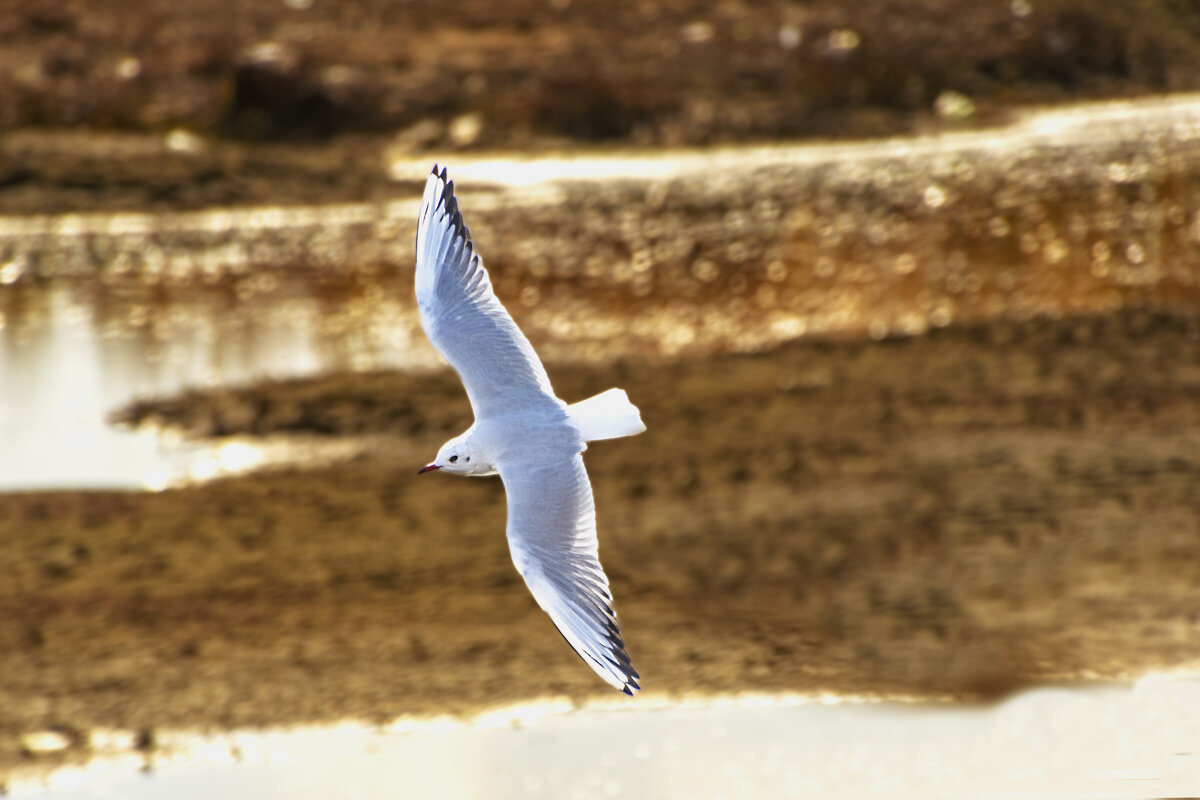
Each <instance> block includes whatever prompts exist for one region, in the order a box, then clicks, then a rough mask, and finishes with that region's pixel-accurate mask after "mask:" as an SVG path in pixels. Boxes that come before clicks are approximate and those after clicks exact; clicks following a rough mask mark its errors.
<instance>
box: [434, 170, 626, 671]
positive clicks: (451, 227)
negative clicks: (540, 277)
mask: <svg viewBox="0 0 1200 800" xmlns="http://www.w3.org/2000/svg"><path fill="white" fill-rule="evenodd" d="M416 295H417V307H418V309H419V311H420V316H421V326H422V327H423V328H424V329H425V334H426V335H427V336H428V337H429V340H430V341H431V342H433V345H434V347H436V348H437V349H438V351H439V352H441V354H442V355H443V356H445V358H446V360H447V361H449V362H450V365H451V366H452V367H454V369H455V371H457V372H458V375H459V377H460V378H461V379H462V382H463V386H464V387H465V388H466V390H467V397H468V398H470V401H471V409H472V410H473V411H474V413H475V423H474V424H473V425H471V427H470V428H468V429H467V430H466V432H464V433H462V434H460V435H459V436H456V437H455V438H453V439H451V440H450V441H448V442H446V444H444V445H442V448H441V449H440V450H439V451H438V454H437V458H435V459H434V461H433V462H432V463H430V464H428V465H426V466H425V467H423V468H422V469H421V470H420V471H421V472H430V471H433V470H439V471H442V472H449V473H453V474H457V475H476V476H482V475H495V474H497V473H498V474H499V475H500V480H502V481H503V482H504V490H505V493H506V494H507V496H508V546H509V551H510V552H511V553H512V559H513V564H515V565H516V567H517V571H518V572H520V573H521V577H523V578H524V579H525V584H526V585H527V586H528V587H529V591H530V592H531V593H532V594H533V597H534V599H535V600H536V601H537V603H538V605H539V606H541V608H542V610H543V611H545V612H546V613H547V614H548V615H549V616H550V619H551V620H553V622H554V624H555V625H556V626H557V627H558V630H559V632H560V633H562V635H563V638H564V639H566V640H567V642H568V643H569V644H570V645H571V647H573V648H574V649H575V652H576V653H578V654H579V656H580V657H581V658H582V659H583V660H584V661H585V662H586V663H587V665H588V666H590V667H591V668H592V669H593V670H595V671H596V673H597V674H598V675H599V676H600V677H601V678H603V679H604V680H605V681H607V682H608V683H609V684H610V685H612V686H614V687H616V688H617V689H620V690H621V691H623V692H625V693H626V694H633V693H634V692H635V691H637V690H638V689H639V688H640V687H639V685H638V680H639V676H638V674H637V671H636V670H634V668H633V664H632V663H631V662H630V660H629V654H628V653H627V652H626V650H625V643H624V642H623V641H622V639H621V630H620V628H619V627H618V626H617V616H616V614H615V613H614V612H613V609H612V594H611V593H610V592H609V588H608V578H607V577H605V575H604V570H603V569H602V568H601V566H600V559H599V557H598V556H597V540H596V511H595V503H594V501H593V499H592V486H591V483H590V482H589V481H588V475H587V470H586V469H585V468H584V466H583V455H582V454H583V451H584V450H586V449H587V443H588V442H589V441H595V440H597V439H611V438H616V437H620V436H633V435H634V434H638V433H641V432H642V431H644V430H645V429H646V426H645V425H644V424H643V423H642V420H641V416H640V414H639V413H638V410H637V408H636V407H635V406H634V405H633V404H632V403H630V402H629V398H628V397H627V396H626V394H625V392H623V391H621V390H620V389H609V390H608V391H606V392H602V393H601V394H598V395H596V396H595V397H592V398H589V399H587V400H583V401H581V402H579V403H575V404H574V405H567V404H566V403H564V402H563V401H562V400H559V399H558V397H556V396H555V394H554V389H552V388H551V386H550V379H549V377H547V375H546V370H545V368H544V367H543V366H542V362H541V360H540V359H539V358H538V356H537V353H536V352H534V350H533V347H532V346H531V345H530V344H529V340H528V339H526V338H525V335H524V334H523V333H521V329H520V328H518V327H517V324H516V323H515V322H513V319H512V317H511V316H509V313H508V311H507V310H505V308H504V306H503V305H502V304H501V303H500V300H499V299H498V298H497V297H496V294H495V292H493V291H492V284H491V281H490V280H489V278H488V273H487V270H485V269H484V267H483V262H482V260H481V259H480V257H479V253H477V252H476V251H475V245H474V243H473V242H472V241H471V234H470V232H469V231H468V230H467V226H466V225H464V224H463V219H462V213H461V212H460V211H459V208H458V201H457V200H456V199H455V196H454V182H453V181H450V180H449V179H448V178H447V174H446V170H445V169H443V170H441V171H440V172H439V171H438V168H437V166H436V165H435V166H434V168H433V172H432V173H431V174H430V175H429V178H428V180H427V182H426V184H425V196H424V199H423V201H422V203H421V212H420V215H419V216H418V218H417V268H416Z"/></svg>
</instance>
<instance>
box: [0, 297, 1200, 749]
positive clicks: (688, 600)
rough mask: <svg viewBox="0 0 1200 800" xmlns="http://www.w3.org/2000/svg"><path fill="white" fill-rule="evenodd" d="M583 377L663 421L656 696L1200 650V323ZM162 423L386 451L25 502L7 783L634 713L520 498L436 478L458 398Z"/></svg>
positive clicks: (9, 682)
mask: <svg viewBox="0 0 1200 800" xmlns="http://www.w3.org/2000/svg"><path fill="white" fill-rule="evenodd" d="M551 374H552V377H553V378H554V380H555V381H556V386H557V388H558V389H559V392H560V393H561V394H562V395H564V396H565V397H567V398H578V397H581V396H585V395H587V394H588V393H591V392H595V391H599V390H602V389H604V388H606V387H607V386H609V385H621V386H623V387H625V388H626V389H628V391H629V393H630V395H631V397H633V398H634V399H635V401H636V402H637V403H638V404H639V405H640V406H641V408H642V411H643V415H644V418H645V420H646V422H647V424H648V426H649V430H648V431H647V433H646V434H644V435H642V436H639V437H636V438H633V439H628V440H621V441H614V442H604V443H598V444H596V445H594V446H593V447H592V449H591V450H590V451H589V453H588V466H589V469H590V472H591V475H592V479H593V484H594V486H595V489H596V494H597V503H598V508H599V516H600V525H601V554H602V557H603V559H604V562H605V565H606V567H607V570H608V573H609V575H610V577H611V579H612V583H613V587H614V593H615V595H616V598H617V603H618V608H619V611H620V614H621V621H622V623H623V626H624V629H625V632H626V634H627V640H628V642H629V645H630V650H631V652H632V654H633V656H634V658H635V662H636V664H637V665H638V667H639V669H640V670H641V672H642V675H643V676H644V679H645V681H644V682H645V686H646V690H647V691H648V692H655V693H656V692H667V693H692V692H700V693H709V692H737V691H742V690H762V691H774V690H793V691H823V690H832V691H838V692H863V693H882V694H900V695H910V694H911V695H922V696H946V695H952V696H959V697H970V698H992V697H997V696H999V695H1002V694H1004V693H1006V692H1009V691H1012V690H1015V689H1018V688H1021V687H1023V686H1027V685H1030V684H1034V683H1040V682H1044V681H1057V680H1064V679H1080V678H1102V677H1108V676H1120V675H1125V674H1131V673H1137V672H1139V671H1142V670H1146V669H1150V668H1156V667H1164V666H1172V665H1180V664H1184V663H1189V662H1195V661H1196V659H1197V658H1200V639H1198V636H1197V627H1198V626H1200V596H1198V595H1197V594H1196V591H1195V587H1196V586H1197V583H1198V582H1200V527H1198V526H1200V501H1198V500H1197V497H1198V496H1200V494H1198V492H1197V489H1198V487H1200V457H1198V456H1197V454H1198V453H1200V317H1198V316H1196V315H1194V314H1192V315H1185V316H1178V315H1154V314H1149V313H1144V312H1129V313H1121V314H1114V315H1110V316H1100V317H1086V318H1077V319H1067V320H1059V321H1047V320H1040V321H1032V322H1027V323H1021V324H1016V323H999V324H996V325H992V326H987V327H974V328H951V329H945V330H940V331H935V332H932V333H930V334H928V335H926V336H923V337H920V338H915V339H907V340H895V341H884V342H874V343H872V342H847V343H831V342H820V341H813V342H807V343H802V344H796V345H790V346H786V347H782V348H779V349H777V350H774V351H772V352H767V353H762V354H757V355H744V356H725V357H719V358H713V359H709V360H697V361H684V362H679V363H673V364H647V363H626V364H618V365H614V366H612V367H611V368H609V369H606V370H594V369H587V370H583V369H579V368H572V367H567V366H558V367H554V366H553V365H552V368H551ZM130 413H131V415H132V416H134V417H140V418H142V419H149V418H151V417H154V418H156V419H157V420H158V421H159V422H160V423H166V424H177V425H181V426H183V427H186V428H187V429H189V430H191V431H193V433H199V434H203V433H213V432H220V433H223V434H235V433H242V434H247V435H259V434H271V433H288V432H292V433H305V434H314V433H315V434H319V435H328V436H333V435H338V434H341V433H356V434H362V433H373V434H378V436H379V440H378V447H375V448H372V450H371V452H370V453H369V454H367V455H364V456H362V457H361V458H359V459H357V460H352V461H349V462H346V463H341V464H336V465H332V466H322V467H319V468H310V469H306V468H305V467H304V465H303V464H298V465H297V466H296V467H295V468H292V469H285V470H276V471H271V472H265V473H259V474H253V475H248V476H244V477H238V478H233V479H227V480H221V481H218V482H215V483H211V484H207V485H200V486H195V487H192V488H182V489H176V490H170V491H166V492H163V493H158V494H137V493H123V492H44V493H30V494H19V495H0V551H2V552H0V564H3V565H4V566H3V572H4V579H3V580H2V581H0V675H3V676H4V681H3V684H2V686H0V709H3V712H2V713H0V733H2V734H3V738H0V745H2V746H0V763H2V762H5V761H7V762H11V761H12V759H13V758H16V757H17V754H18V746H17V743H16V742H17V740H16V735H17V734H18V733H19V732H21V731H28V730H30V729H36V728H47V727H59V728H63V729H66V730H68V731H83V730H86V729H87V728H89V727H90V726H95V725H104V726H113V725H119V726H128V727H132V728H135V729H143V730H152V729H153V728H155V727H157V726H185V725H186V726H208V725H213V726H225V725H253V724H263V723H285V722H293V721H300V720H321V719H331V718H340V717H345V716H352V717H361V718H368V719H386V718H388V717H390V716H392V715H396V714H403V713H409V712H435V711H446V710H451V711H455V710H461V711H467V710H470V709H472V708H477V707H479V706H480V705H481V704H492V703H503V702H508V701H517V700H522V699H530V698H534V697H537V696H542V695H546V694H565V695H568V696H571V697H575V698H584V697H595V696H604V695H606V694H607V692H608V691H609V690H607V688H606V687H605V686H604V685H603V684H601V683H600V682H599V681H598V680H597V679H595V678H594V676H593V675H592V674H591V673H590V672H589V671H588V670H587V669H586V668H585V667H584V665H583V664H581V663H580V662H579V661H578V659H577V657H576V656H575V655H574V654H573V653H572V652H571V651H570V649H569V648H568V647H566V646H565V645H564V644H563V643H562V641H561V639H560V638H559V636H558V635H557V634H556V633H555V632H554V630H553V627H552V626H551V625H550V623H549V622H548V621H547V619H546V618H545V617H544V615H543V614H542V613H541V612H540V611H539V610H538V609H537V608H536V606H535V605H534V603H533V601H532V600H531V599H530V597H529V595H528V593H527V592H526V590H525V589H524V587H523V586H522V584H521V582H520V578H519V577H518V576H517V574H516V572H515V571H514V570H513V568H512V565H511V563H510V561H509V557H508V553H507V550H506V544H505V540H504V536H503V533H502V531H503V525H504V497H503V490H502V487H501V485H500V483H499V481H493V480H478V481H463V480H456V479H452V478H442V477H440V476H424V477H421V478H418V477H417V476H416V475H415V474H414V473H415V467H416V466H417V465H419V464H421V463H424V461H425V460H427V457H428V455H429V454H430V453H432V452H433V451H434V449H435V448H436V446H437V445H438V444H440V442H441V441H442V440H443V439H445V438H447V437H448V436H449V435H451V434H453V433H455V432H457V430H458V429H459V428H460V427H462V426H464V425H465V424H466V423H467V421H468V419H469V408H468V406H467V403H466V400H465V397H464V396H463V394H462V391H461V388H460V386H459V384H458V381H457V379H456V378H455V376H453V375H452V374H449V373H440V374H436V375H433V376H421V377H413V376H408V375H402V374H374V375H365V376H357V375H343V376H331V377H325V378H320V379H316V380H314V381H310V382H297V383H283V384H272V385H265V386H260V387H256V388H249V389H246V390H243V391H237V392H230V391H221V392H217V393H214V394H212V395H194V396H190V397H188V398H184V399H183V400H182V401H174V402H166V403H162V404H157V405H143V406H141V407H138V408H137V409H134V410H132V411H131V412H130ZM633 702H636V700H635V701H633Z"/></svg>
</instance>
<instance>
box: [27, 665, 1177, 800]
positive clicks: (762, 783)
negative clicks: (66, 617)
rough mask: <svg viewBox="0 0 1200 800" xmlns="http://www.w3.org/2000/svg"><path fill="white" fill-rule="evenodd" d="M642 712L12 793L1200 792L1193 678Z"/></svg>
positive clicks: (222, 755) (235, 742) (133, 761)
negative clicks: (992, 701) (934, 702)
mask: <svg viewBox="0 0 1200 800" xmlns="http://www.w3.org/2000/svg"><path fill="white" fill-rule="evenodd" d="M642 699H643V700H647V699H649V698H642ZM639 706H640V707H639ZM646 706H647V704H646V703H642V702H639V701H634V702H630V703H627V704H624V706H623V707H616V706H612V707H608V708H603V709H600V708H595V709H584V710H578V711H570V712H569V713H564V712H566V711H567V706H566V705H565V704H554V703H547V704H544V705H541V706H528V707H522V708H515V709H506V710H499V711H497V712H493V713H491V714H486V715H483V716H481V717H479V718H477V719H476V720H474V721H473V722H471V723H463V722H456V721H454V720H449V719H445V720H424V721H416V722H413V721H404V720H401V721H398V722H397V723H395V724H393V725H391V726H384V727H380V728H372V727H367V726H362V725H356V724H344V725H335V726H327V727H314V728H300V729H294V730H287V731H263V732H251V731H241V732H235V733H229V734H222V735H214V736H209V737H206V736H201V735H198V734H189V733H166V734H163V735H162V736H161V737H160V739H159V746H160V748H161V750H162V752H161V753H155V754H154V755H153V756H151V757H149V758H146V757H143V756H141V755H135V754H127V755H123V756H122V755H120V754H110V755H108V756H102V757H100V758H98V759H97V760H96V761H94V762H93V763H92V764H91V765H89V766H87V767H83V768H67V769H63V770H60V771H58V772H56V773H53V774H52V775H49V776H46V775H38V774H37V773H36V772H35V771H33V770H31V771H29V772H27V773H26V774H25V775H24V776H20V777H17V779H15V780H14V781H13V782H12V783H11V785H10V794H11V795H12V796H15V797H23V796H40V797H45V798H55V800H85V798H104V797H113V798H129V799H130V800H137V798H156V797H172V798H177V799H179V800H182V799H183V798H206V799H207V798H213V797H221V798H229V800H237V798H258V797H288V798H314V799H315V798H329V797H346V798H375V797H395V796H404V797H421V798H426V799H427V800H439V799H440V798H501V797H503V798H579V799H580V800H583V799H584V798H616V797H630V798H659V799H662V800H666V799H668V798H687V800H699V799H700V798H713V799H714V800H715V799H716V798H730V799H732V798H763V799H764V800H768V799H770V798H786V797H821V798H855V799H856V800H857V799H859V798H864V797H890V798H933V797H947V798H964V797H982V798H1001V797H1005V798H1009V797H1022V798H1043V797H1044V798H1058V799H1060V800H1062V799H1065V798H1106V799H1107V800H1122V799H1123V798H1130V799H1131V800H1132V798H1146V797H1183V796H1194V795H1195V794H1196V792H1197V791H1198V790H1200V714H1198V713H1195V712H1196V711H1200V679H1194V678H1193V679H1188V678H1173V677H1166V676H1156V677H1148V678H1145V679H1143V680H1142V681H1140V682H1139V683H1137V684H1136V685H1134V686H1112V685H1110V686H1099V687H1093V688H1076V689H1052V688H1047V689H1038V690H1034V691H1029V692H1025V693H1023V694H1021V695H1018V696H1016V697H1014V698H1012V699H1010V700H1008V701H1006V702H1003V703H1001V704H999V705H996V706H994V707H979V708H954V707H945V706H943V707H939V706H930V705H902V704H901V705H897V704H890V703H885V704H874V703H856V702H846V701H840V702H839V701H833V700H828V701H825V702H822V701H821V700H807V701H806V700H803V699H801V698H786V697H785V698H761V697H760V698H743V699H741V700H736V699H734V700H731V701H728V702H719V701H714V700H708V701H703V702H698V703H683V704H678V703H666V704H664V705H663V706H661V707H658V708H654V707H650V708H647V707H646ZM1189 710H1190V711H1191V712H1192V713H1189ZM140 770H144V771H140Z"/></svg>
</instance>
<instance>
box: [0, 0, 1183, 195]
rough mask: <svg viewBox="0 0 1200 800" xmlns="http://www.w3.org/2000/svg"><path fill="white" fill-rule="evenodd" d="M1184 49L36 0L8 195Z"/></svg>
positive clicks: (927, 19) (832, 129) (288, 7)
mask: <svg viewBox="0 0 1200 800" xmlns="http://www.w3.org/2000/svg"><path fill="white" fill-rule="evenodd" d="M1198 37H1200V11H1197V10H1196V9H1194V8H1190V7H1187V6H1186V4H1179V3H1176V4H1165V3H1146V2H1136V1H1135V0H1124V2H1120V3H1111V2H1101V1H1100V0H1039V2H1036V3H1030V2H1025V1H1024V0H1014V2H1011V3H1010V2H998V3H992V4H987V5H986V6H980V4H978V3H974V2H971V0H889V2H886V3H882V4H881V3H878V2H859V1H858V0H856V1H855V2H846V1H845V0H839V1H838V2H831V0H818V1H817V2H807V3H804V4H802V5H784V6H780V5H772V4H767V5H754V4H721V5H719V6H716V7H714V6H712V5H711V4H709V3H703V2H697V1H696V0H684V1H683V2H672V3H666V4H663V3H639V4H635V5H634V6H631V7H629V8H627V9H625V10H624V11H623V12H622V13H619V14H613V13H611V10H610V8H609V6H608V4H605V3H602V2H597V0H574V1H573V2H566V1H565V0H564V1H562V2H557V1H556V2H550V3H547V2H545V0H506V2H502V3H496V2H467V3H462V4H458V5H456V7H455V13H454V14H449V15H448V14H446V13H445V9H444V7H443V6H442V4H439V3H433V2H410V3H404V4H400V5H396V4H394V3H390V2H386V1H385V0H364V2H358V3H355V4H353V5H352V6H347V5H346V4H344V3H328V2H321V1H320V0H318V1H317V2H313V1H312V0H289V1H288V2H280V0H256V1H255V2H243V1H242V0H236V1H235V0H220V2H216V3H214V2H198V1H197V0H187V1H186V2H151V3H146V2H130V1H129V0H121V1H120V2H114V3H107V4H105V5H104V7H103V8H101V7H98V6H95V5H93V4H88V3H84V2H78V0H38V2H32V3H25V4H22V5H21V6H20V7H19V8H17V7H13V8H11V9H8V10H7V11H6V12H5V13H3V14H0V45H2V46H0V95H2V96H3V97H5V99H6V102H5V103H4V104H3V107H2V108H0V131H2V132H4V134H5V137H4V141H3V142H0V190H2V191H0V200H3V201H4V205H5V207H6V208H8V209H14V210H18V211H19V210H41V209H52V210H66V209H86V208H110V209H115V208H162V209H168V208H196V207H201V206H213V205H223V204H231V203H265V202H272V203H291V202H308V203H316V202H326V203H328V202H347V201H351V200H354V201H361V200H364V199H371V198H379V197H381V196H386V195H387V194H388V192H389V187H388V186H387V184H386V182H385V179H384V176H383V174H382V161H383V154H392V155H394V154H396V153H410V154H411V153H418V154H421V153H437V154H438V155H439V156H440V157H442V158H444V157H445V154H446V153H447V152H455V151H464V150H481V149H487V150H491V149H497V148H499V149H505V150H509V151H529V152H544V151H546V150H549V149H554V150H557V149H564V148H565V149H570V148H572V147H575V146H578V145H580V144H586V145H596V144H606V145H613V146H616V147H621V146H629V145H637V146H653V147H659V146H666V147H679V146H690V145H709V144H715V143H729V142H754V141H758V142H762V141H789V140H796V139H802V138H813V137H817V138H846V137H874V136H883V135H896V134H911V133H918V132H925V131H933V130H946V129H955V128H962V127H971V126H975V125H979V124H985V125H990V124H997V123H1001V122H1003V121H1004V120H1005V119H1006V118H1007V117H1008V116H1009V112H1010V111H1011V109H1013V108H1014V107H1017V106H1022V105H1030V104H1045V103H1060V102H1064V101H1078V100H1083V99H1096V98H1109V97H1136V96H1144V95H1147V94H1155V93H1163V92H1173V91H1188V90H1198V89H1200V55H1198V54H1200V47H1197V39H1198ZM14 134H15V135H14ZM280 142H283V143H284V144H280Z"/></svg>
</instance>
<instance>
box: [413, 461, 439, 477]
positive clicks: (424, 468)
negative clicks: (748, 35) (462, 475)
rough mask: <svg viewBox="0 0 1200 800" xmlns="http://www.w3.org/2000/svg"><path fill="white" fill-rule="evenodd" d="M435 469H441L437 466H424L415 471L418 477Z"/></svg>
mask: <svg viewBox="0 0 1200 800" xmlns="http://www.w3.org/2000/svg"><path fill="white" fill-rule="evenodd" d="M435 469H441V467H439V466H438V465H437V464H426V465H425V466H423V467H421V468H420V469H419V470H417V474H418V475H420V474H422V473H425V472H433V471H434V470H435Z"/></svg>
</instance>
